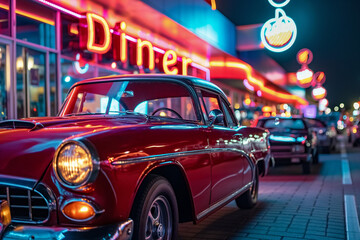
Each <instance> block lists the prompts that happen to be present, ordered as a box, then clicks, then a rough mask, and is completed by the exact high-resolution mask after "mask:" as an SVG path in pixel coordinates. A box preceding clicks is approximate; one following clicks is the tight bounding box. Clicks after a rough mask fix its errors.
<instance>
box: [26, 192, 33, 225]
mask: <svg viewBox="0 0 360 240" xmlns="http://www.w3.org/2000/svg"><path fill="white" fill-rule="evenodd" d="M27 194H28V207H29V218H30V221H33V216H32V205H31V191H30V190H27Z"/></svg>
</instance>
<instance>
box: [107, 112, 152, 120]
mask: <svg viewBox="0 0 360 240" xmlns="http://www.w3.org/2000/svg"><path fill="white" fill-rule="evenodd" d="M109 112H110V113H111V112H113V113H118V114H119V116H124V115H132V116H141V117H145V118H146V119H148V118H149V117H150V116H148V115H146V114H144V113H139V112H133V111H109ZM109 115H110V116H116V114H109Z"/></svg>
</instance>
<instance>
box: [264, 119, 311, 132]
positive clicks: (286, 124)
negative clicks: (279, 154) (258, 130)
mask: <svg viewBox="0 0 360 240" xmlns="http://www.w3.org/2000/svg"><path fill="white" fill-rule="evenodd" d="M259 122H260V121H259ZM261 122H262V123H261V124H262V126H261V127H263V128H267V129H275V130H304V129H305V125H304V122H303V121H302V120H301V119H281V118H274V119H266V120H262V121H261Z"/></svg>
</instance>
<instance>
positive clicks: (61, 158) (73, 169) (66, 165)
mask: <svg viewBox="0 0 360 240" xmlns="http://www.w3.org/2000/svg"><path fill="white" fill-rule="evenodd" d="M95 161H96V160H94V159H93V156H92V154H91V152H90V151H89V149H88V148H87V147H86V146H85V145H84V144H82V143H81V142H75V141H72V142H68V143H64V144H62V145H61V146H60V147H59V149H58V151H57V154H56V155H55V162H54V170H55V173H56V175H57V177H58V178H59V180H60V181H61V182H62V183H63V184H64V185H67V186H69V187H80V186H83V185H85V184H87V183H88V182H89V181H90V179H91V178H92V176H93V175H94V170H96V167H97V166H94V164H96V162H95Z"/></svg>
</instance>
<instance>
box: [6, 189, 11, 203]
mask: <svg viewBox="0 0 360 240" xmlns="http://www.w3.org/2000/svg"><path fill="white" fill-rule="evenodd" d="M6 199H7V202H8V204H9V206H10V188H9V187H6Z"/></svg>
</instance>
